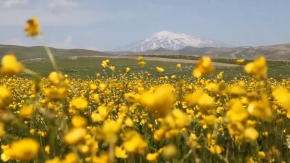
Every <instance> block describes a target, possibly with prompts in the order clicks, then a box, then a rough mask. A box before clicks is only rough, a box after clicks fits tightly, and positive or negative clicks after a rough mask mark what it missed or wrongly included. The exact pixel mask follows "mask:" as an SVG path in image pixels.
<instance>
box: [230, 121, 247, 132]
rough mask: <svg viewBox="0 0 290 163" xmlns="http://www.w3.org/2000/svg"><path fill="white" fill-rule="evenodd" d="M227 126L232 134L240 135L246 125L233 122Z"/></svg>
mask: <svg viewBox="0 0 290 163" xmlns="http://www.w3.org/2000/svg"><path fill="white" fill-rule="evenodd" d="M227 127H228V131H229V134H230V135H240V134H241V133H242V132H243V131H244V126H243V124H242V123H240V122H232V123H230V124H228V126H227Z"/></svg>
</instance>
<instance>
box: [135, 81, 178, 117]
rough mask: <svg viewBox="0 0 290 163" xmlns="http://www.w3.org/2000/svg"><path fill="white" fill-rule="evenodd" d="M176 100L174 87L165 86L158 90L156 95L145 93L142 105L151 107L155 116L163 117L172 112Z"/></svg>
mask: <svg viewBox="0 0 290 163" xmlns="http://www.w3.org/2000/svg"><path fill="white" fill-rule="evenodd" d="M174 100H175V99H174V95H173V86H171V85H168V84H165V85H162V86H160V87H158V88H156V90H155V91H154V93H150V92H145V93H143V94H142V95H141V98H140V103H141V104H143V105H145V106H147V107H149V111H150V112H151V113H152V114H153V115H154V116H160V117H163V116H165V115H166V114H168V113H169V111H170V110H171V108H172V104H173V103H174Z"/></svg>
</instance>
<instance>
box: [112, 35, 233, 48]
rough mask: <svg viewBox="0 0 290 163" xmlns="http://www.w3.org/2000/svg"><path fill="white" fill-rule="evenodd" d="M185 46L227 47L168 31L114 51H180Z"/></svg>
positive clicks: (222, 44)
mask: <svg viewBox="0 0 290 163" xmlns="http://www.w3.org/2000/svg"><path fill="white" fill-rule="evenodd" d="M187 46H192V47H227V46H228V45H226V44H224V43H219V42H215V41H212V40H208V39H201V38H197V37H193V36H189V35H186V34H183V33H173V32H169V31H161V32H157V33H154V34H153V35H151V36H150V37H147V38H145V39H143V40H140V41H138V42H135V43H133V44H131V45H128V46H124V47H121V48H118V49H116V51H132V52H142V51H147V50H154V49H158V48H166V49H171V50H178V49H182V48H184V47H187Z"/></svg>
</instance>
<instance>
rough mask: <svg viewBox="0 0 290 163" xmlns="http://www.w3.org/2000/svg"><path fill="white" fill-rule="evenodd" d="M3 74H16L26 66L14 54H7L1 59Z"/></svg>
mask: <svg viewBox="0 0 290 163" xmlns="http://www.w3.org/2000/svg"><path fill="white" fill-rule="evenodd" d="M1 64H2V67H1V74H3V75H9V76H12V75H16V74H19V73H21V72H22V71H23V69H24V66H23V65H22V64H21V63H19V62H18V61H17V59H16V57H15V56H14V54H6V55H5V56H4V57H3V58H2V60H1Z"/></svg>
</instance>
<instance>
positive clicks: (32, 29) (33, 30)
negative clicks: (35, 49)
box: [24, 17, 41, 37]
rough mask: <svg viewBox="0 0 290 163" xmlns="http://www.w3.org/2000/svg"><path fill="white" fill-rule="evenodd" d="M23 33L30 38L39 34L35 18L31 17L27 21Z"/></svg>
mask: <svg viewBox="0 0 290 163" xmlns="http://www.w3.org/2000/svg"><path fill="white" fill-rule="evenodd" d="M24 31H25V32H26V36H31V37H34V36H36V35H39V34H41V30H40V28H39V23H38V19H37V17H33V18H31V19H29V20H28V21H27V25H26V26H25V27H24Z"/></svg>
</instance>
